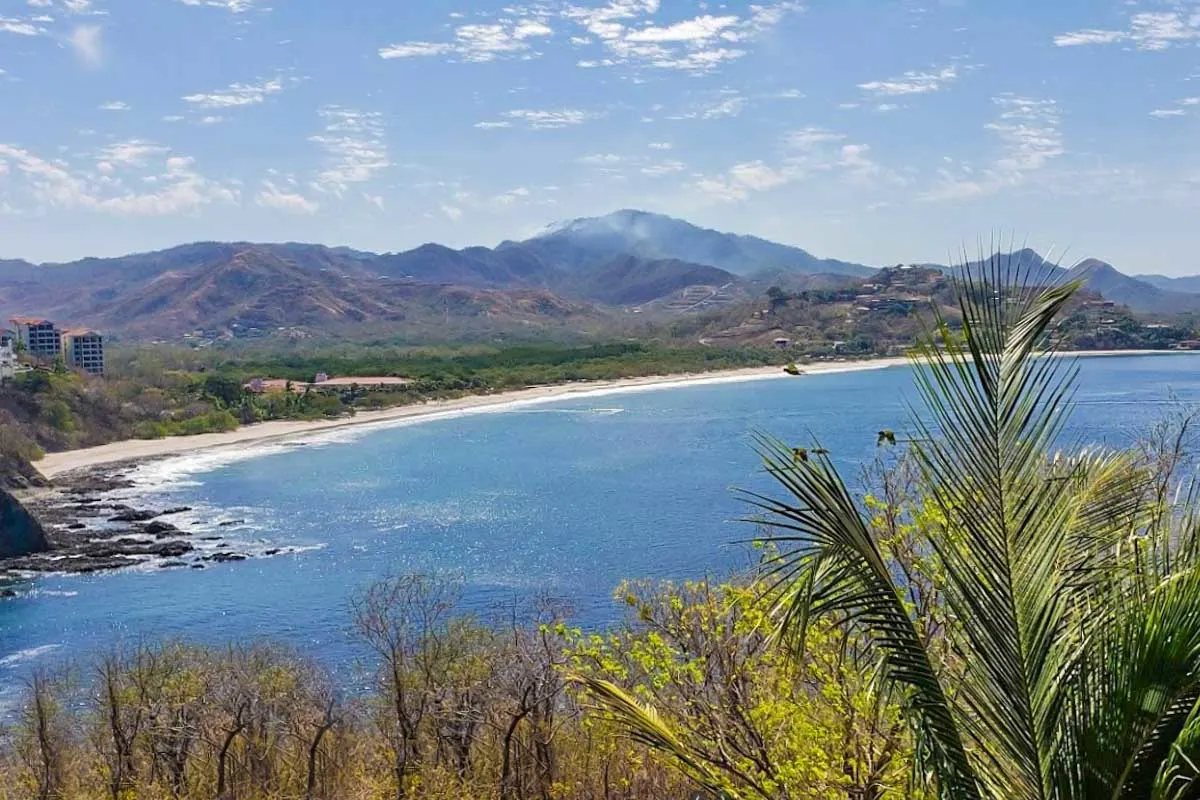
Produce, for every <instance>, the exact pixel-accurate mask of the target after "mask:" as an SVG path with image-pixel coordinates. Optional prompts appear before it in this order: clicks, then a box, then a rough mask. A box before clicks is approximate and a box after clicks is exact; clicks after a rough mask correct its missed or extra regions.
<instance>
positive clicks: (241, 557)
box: [204, 553, 250, 564]
mask: <svg viewBox="0 0 1200 800" xmlns="http://www.w3.org/2000/svg"><path fill="white" fill-rule="evenodd" d="M249 557H250V556H248V555H246V554H245V553H213V554H212V555H211V556H204V560H205V561H212V562H214V563H216V564H224V563H225V562H226V561H245V560H246V559H248V558H249Z"/></svg>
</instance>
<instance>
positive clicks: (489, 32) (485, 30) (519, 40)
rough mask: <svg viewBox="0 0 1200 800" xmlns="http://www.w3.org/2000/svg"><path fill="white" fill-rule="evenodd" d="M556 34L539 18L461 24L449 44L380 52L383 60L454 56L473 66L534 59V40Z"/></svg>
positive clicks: (404, 45)
mask: <svg viewBox="0 0 1200 800" xmlns="http://www.w3.org/2000/svg"><path fill="white" fill-rule="evenodd" d="M553 35H554V30H553V29H552V28H551V27H550V26H549V25H547V24H546V20H545V19H543V18H538V17H528V18H524V19H510V20H502V21H500V22H492V23H473V24H470V25H459V26H458V27H457V28H455V30H454V40H453V41H450V42H423V41H413V42H401V43H398V44H392V45H388V46H387V47H382V48H380V49H379V57H380V58H383V59H396V58H423V57H427V56H443V55H454V56H457V57H458V58H459V59H460V60H462V61H466V62H471V63H477V64H479V63H486V62H488V61H495V60H496V59H498V58H502V57H506V56H521V57H531V56H532V55H533V40H535V39H544V38H547V37H549V36H553Z"/></svg>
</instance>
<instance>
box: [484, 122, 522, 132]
mask: <svg viewBox="0 0 1200 800" xmlns="http://www.w3.org/2000/svg"><path fill="white" fill-rule="evenodd" d="M512 126H513V124H512V123H511V122H476V123H475V127H476V128H479V129H480V130H484V131H491V130H498V129H500V128H511V127H512Z"/></svg>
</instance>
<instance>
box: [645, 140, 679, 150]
mask: <svg viewBox="0 0 1200 800" xmlns="http://www.w3.org/2000/svg"><path fill="white" fill-rule="evenodd" d="M649 147H650V149H651V150H670V149H672V148H673V147H674V145H672V144H671V143H670V142H651V143H650V145H649Z"/></svg>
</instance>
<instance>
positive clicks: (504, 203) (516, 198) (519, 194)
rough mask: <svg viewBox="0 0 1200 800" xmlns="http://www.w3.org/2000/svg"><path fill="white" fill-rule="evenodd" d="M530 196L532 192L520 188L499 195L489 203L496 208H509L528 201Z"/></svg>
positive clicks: (522, 187)
mask: <svg viewBox="0 0 1200 800" xmlns="http://www.w3.org/2000/svg"><path fill="white" fill-rule="evenodd" d="M529 196H530V191H529V190H528V189H526V188H525V187H524V186H518V187H517V188H515V189H510V190H509V191H507V192H503V193H502V194H498V195H496V196H495V197H493V198H491V200H490V201H489V202H490V203H491V205H493V206H494V207H496V208H508V207H509V206H512V205H514V204H515V203H518V202H521V201H524V200H527V199H528V198H529Z"/></svg>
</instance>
